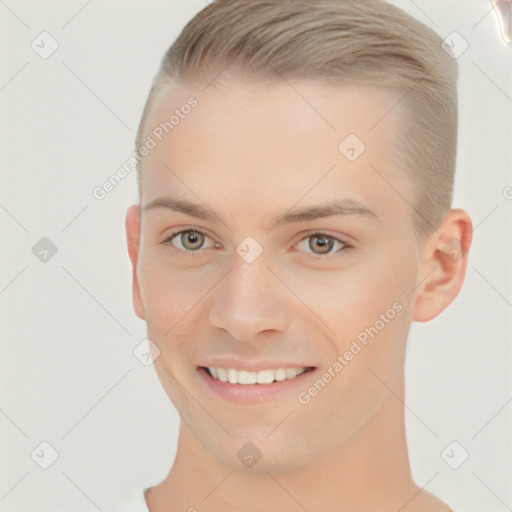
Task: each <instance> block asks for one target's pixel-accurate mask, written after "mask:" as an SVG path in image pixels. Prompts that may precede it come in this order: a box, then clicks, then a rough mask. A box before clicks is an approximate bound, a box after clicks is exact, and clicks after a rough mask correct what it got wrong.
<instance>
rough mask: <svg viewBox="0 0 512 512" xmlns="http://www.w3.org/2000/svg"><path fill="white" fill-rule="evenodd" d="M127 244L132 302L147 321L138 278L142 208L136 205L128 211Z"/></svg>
mask: <svg viewBox="0 0 512 512" xmlns="http://www.w3.org/2000/svg"><path fill="white" fill-rule="evenodd" d="M125 227H126V243H127V247H128V256H129V257H130V261H131V264H132V300H133V308H134V310H135V314H136V315H137V316H138V317H139V318H140V319H141V320H145V319H146V318H145V317H146V315H145V311H144V305H143V302H142V296H141V293H140V286H139V280H138V277H137V264H138V261H139V245H140V208H139V207H138V206H136V205H133V206H130V207H129V208H128V210H127V211H126V221H125Z"/></svg>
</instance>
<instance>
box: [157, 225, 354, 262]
mask: <svg viewBox="0 0 512 512" xmlns="http://www.w3.org/2000/svg"><path fill="white" fill-rule="evenodd" d="M183 233H198V234H201V235H204V236H205V237H208V238H209V236H208V235H207V234H206V233H205V232H204V231H201V230H200V229H197V228H189V229H182V230H180V231H175V232H172V233H171V234H170V236H168V237H167V238H166V239H165V240H164V241H163V242H162V244H168V243H171V244H172V240H173V239H174V238H176V237H177V236H178V235H182V234H183ZM312 237H317V238H322V237H325V238H328V239H330V240H334V241H335V242H339V243H341V244H343V247H342V248H341V249H339V250H338V251H335V252H332V253H327V254H325V255H323V254H315V253H306V254H308V255H309V256H312V257H313V258H318V259H322V260H329V259H333V258H335V257H337V255H338V254H339V253H340V252H343V251H346V250H348V249H352V248H353V246H352V245H350V244H349V243H348V242H345V241H344V240H341V239H339V238H336V237H334V236H331V235H328V234H327V233H323V232H321V231H315V232H313V233H310V234H308V235H307V236H305V237H303V238H301V239H300V240H299V242H297V244H299V243H300V242H303V241H304V240H307V239H308V238H312ZM297 244H295V245H297ZM173 248H174V249H176V250H177V251H180V252H182V253H185V254H187V255H190V256H195V255H197V254H201V252H202V251H201V249H198V250H196V251H190V250H183V249H178V248H176V247H173Z"/></svg>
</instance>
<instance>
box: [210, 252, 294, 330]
mask: <svg viewBox="0 0 512 512" xmlns="http://www.w3.org/2000/svg"><path fill="white" fill-rule="evenodd" d="M249 261H251V260H248V259H244V258H243V257H242V256H240V255H238V254H236V255H235V256H234V260H233V267H232V269H231V271H230V272H228V274H227V275H226V276H225V278H224V279H223V281H222V282H221V283H219V286H218V287H216V288H217V290H216V294H215V299H214V303H213V305H212V308H211V310H210V313H209V320H210V324H211V325H212V326H213V327H217V328H222V329H225V330H227V331H229V332H230V333H231V335H232V336H233V337H235V338H237V339H240V340H244V339H245V340H249V339H252V338H254V336H256V335H257V334H258V333H259V332H261V331H267V330H284V329H286V327H287V325H288V323H289V314H288V311H287V308H286V300H285V298H284V297H283V290H280V289H279V287H281V288H282V287H283V285H282V284H281V283H280V282H279V280H278V279H277V278H276V277H275V276H274V275H273V273H272V272H271V271H270V270H269V268H268V267H267V264H268V261H267V258H266V256H265V255H264V254H261V255H260V256H259V257H257V258H256V259H255V260H253V261H251V262H249Z"/></svg>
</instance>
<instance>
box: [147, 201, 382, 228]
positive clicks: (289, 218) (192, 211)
mask: <svg viewBox="0 0 512 512" xmlns="http://www.w3.org/2000/svg"><path fill="white" fill-rule="evenodd" d="M158 208H163V209H167V210H172V211H175V212H181V213H185V214H186V215H189V216H191V217H196V218H198V219H202V220H205V221H210V222H215V221H220V222H222V223H223V224H225V225H227V224H226V221H225V219H224V217H223V215H222V214H221V213H220V212H217V211H215V210H214V209H212V208H209V207H208V206H206V205H204V206H203V205H201V204H198V203H194V202H192V201H189V200H187V199H178V198H173V197H169V196H165V197H159V198H157V199H154V200H153V201H151V202H150V203H148V204H146V205H145V206H143V207H142V210H143V211H144V212H147V211H148V210H154V209H158ZM334 215H354V216H361V217H366V218H374V219H378V218H380V217H381V216H380V214H379V213H377V212H376V211H373V210H371V209H370V208H368V207H366V206H365V205H363V204H362V203H360V202H358V201H355V200H353V199H336V200H333V201H328V202H326V203H322V204H318V205H312V206H305V207H300V208H295V207H291V208H289V209H286V210H280V211H278V212H276V213H273V214H271V215H269V216H268V218H267V224H266V225H267V226H271V228H274V227H277V226H283V225H286V224H291V223H294V222H304V221H310V220H316V219H321V218H324V217H331V216H334Z"/></svg>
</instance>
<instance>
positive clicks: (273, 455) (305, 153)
mask: <svg viewBox="0 0 512 512" xmlns="http://www.w3.org/2000/svg"><path fill="white" fill-rule="evenodd" d="M299 93H300V94H299ZM190 97H194V98H195V100H194V101H193V102H190V101H189V98H190ZM396 101H397V100H396V98H395V97H393V96H392V95H391V94H390V93H388V92H382V91H379V90H374V89H371V88H362V87H357V88H355V87H349V86H336V87H334V86H328V85H325V84H323V85H321V84H318V83H317V84H312V83H306V82H296V83H295V84H294V88H292V87H290V85H288V84H287V83H284V82H283V83H282V84H273V85H266V86H264V85H258V86H256V85H249V84H244V83H237V84H232V85H231V86H229V87H226V86H223V87H221V86H218V85H215V84H214V85H211V86H209V87H208V88H207V89H206V90H204V91H203V92H201V90H199V89H196V88H194V87H191V86H188V85H183V84H175V85H173V86H169V87H167V88H166V89H165V90H163V91H162V92H161V93H160V94H159V96H158V97H157V98H156V101H155V103H154V106H153V109H152V112H151V113H150V116H149V118H148V124H147V126H148V130H147V135H149V136H150V137H151V138H152V139H153V140H154V141H155V142H156V146H155V147H154V148H152V149H151V151H150V152H149V154H148V155H147V156H146V158H145V160H144V164H143V165H144V173H143V179H142V199H141V207H140V214H139V210H138V209H137V208H136V207H133V208H132V209H131V210H130V211H129V213H128V224H127V225H128V231H129V237H130V236H131V237H132V242H133V243H134V244H135V246H137V247H138V250H137V249H135V250H134V254H133V257H132V260H133V263H134V267H135V280H134V303H135V308H136V311H137V314H138V315H139V316H140V317H141V318H143V319H145V320H146V322H147V326H148V337H149V339H150V340H151V341H152V342H153V343H154V344H155V345H156V346H157V347H158V349H159V350H160V355H159V357H158V358H157V359H156V360H155V361H154V367H155V370H156V372H157V374H158V377H159V379H160V381H161V383H162V386H163V388H164V390H165V392H166V393H167V395H168V396H169V398H170V399H171V400H172V402H173V403H174V405H175V407H176V409H177V410H178V412H179V414H180V416H181V418H182V421H183V425H184V430H185V431H186V432H187V433H188V434H187V435H188V442H189V443H192V444H194V443H195V444H196V445H197V446H198V447H200V450H202V451H203V452H204V453H207V454H208V455H209V456H210V457H211V459H212V460H215V461H216V462H218V463H221V464H224V465H226V466H228V467H230V468H232V469H236V470H238V471H241V470H244V469H245V467H244V464H243V460H242V459H243V456H244V455H249V456H250V455H256V456H257V454H258V453H261V454H262V459H261V462H260V463H259V464H258V465H257V466H255V467H254V468H253V469H252V471H253V472H254V471H262V472H263V471H267V470H268V471H271V472H279V471H284V470H289V469H291V468H295V467H299V466H301V465H303V464H306V463H307V462H309V461H312V460H314V459H315V458H316V457H318V456H319V455H321V454H323V453H325V452H327V450H330V449H332V448H334V447H340V446H343V444H344V443H346V442H348V440H349V439H350V438H351V437H352V436H353V435H354V434H355V433H357V432H358V431H359V430H360V429H362V428H363V426H364V425H365V424H367V423H368V422H371V421H373V419H374V418H376V415H377V412H378V411H379V409H380V407H381V405H382V403H383V401H384V399H385V397H386V395H387V394H388V392H389V390H388V389H387V387H386V386H385V385H383V382H385V383H386V384H387V385H389V386H390V387H391V388H393V386H398V385H399V383H400V382H401V379H402V375H403V363H404V357H405V347H406V340H407V334H408V330H409V327H410V323H411V318H412V307H413V304H412V300H413V294H412V293H411V292H412V290H413V289H414V288H415V286H416V282H417V281H416V279H417V273H418V254H419V250H420V249H419V247H418V242H417V241H416V239H415V237H414V236H413V231H412V230H413V217H412V209H411V207H410V205H409V204H408V203H410V202H412V201H413V199H412V189H411V186H410V185H409V184H408V182H407V179H406V177H405V175H404V174H403V172H402V171H401V170H400V169H398V168H397V164H396V162H395V155H394V150H393V148H394V144H395V140H394V137H395V135H396V134H397V133H398V128H399V126H400V116H401V115H402V114H403V113H402V112H401V111H400V106H399V105H398V106H397V107H396V108H394V109H392V110H391V111H390V109H391V107H392V106H393V105H394V104H395V103H396ZM187 102H188V103H189V104H191V103H194V106H193V108H190V109H189V108H182V107H183V105H185V104H187ZM196 102H197V103H196ZM176 109H178V110H179V114H177V116H178V117H179V121H177V122H176V119H174V122H175V124H174V125H173V128H172V130H169V134H168V135H166V134H165V131H163V135H162V133H161V132H162V128H161V123H163V122H165V121H168V120H169V117H170V116H171V115H172V114H173V112H174V111H175V110H176ZM180 109H181V110H180ZM185 112H188V113H187V114H185ZM387 112H388V114H387V115H385V114H386V113H387ZM379 120H380V122H378V121H379ZM155 134H157V135H155ZM350 134H355V135H356V136H357V138H358V139H359V142H358V141H357V139H354V138H351V139H348V141H347V142H345V143H343V144H341V149H340V143H342V142H343V141H344V140H345V139H346V138H347V137H348V136H349V135H350ZM159 138H161V139H162V140H161V141H160V140H158V139H159ZM361 142H362V143H363V144H364V145H365V149H364V151H362V152H361V148H362V146H361ZM401 196H402V197H401ZM403 198H407V201H405V200H403ZM139 215H140V216H139ZM139 222H140V240H137V237H138V236H139ZM130 233H131V234H130ZM207 368H213V370H207ZM235 370H236V371H235ZM212 374H213V375H214V376H215V377H214V376H212ZM376 376H378V377H379V378H377V377H376ZM226 378H228V379H229V380H228V382H223V380H225V379H226ZM269 381H272V382H271V383H270V382H269ZM382 381H383V382H382ZM246 443H252V445H254V447H256V448H254V447H253V446H252V445H249V446H246ZM297 446H299V447H301V448H300V450H297V449H295V447H297ZM239 450H242V451H241V452H240V453H239ZM256 450H257V451H256ZM237 454H238V457H237Z"/></svg>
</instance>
